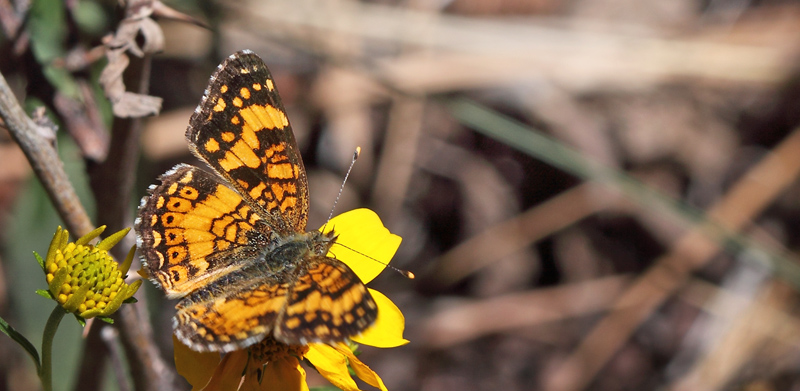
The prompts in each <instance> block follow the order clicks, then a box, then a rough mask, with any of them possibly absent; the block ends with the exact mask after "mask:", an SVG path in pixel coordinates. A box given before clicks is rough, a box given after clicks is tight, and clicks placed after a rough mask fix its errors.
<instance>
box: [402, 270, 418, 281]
mask: <svg viewBox="0 0 800 391" xmlns="http://www.w3.org/2000/svg"><path fill="white" fill-rule="evenodd" d="M403 274H405V276H406V278H408V279H409V280H413V279H414V278H415V277H416V276H415V275H414V273H412V272H410V271H408V270H406V271H405V273H403Z"/></svg>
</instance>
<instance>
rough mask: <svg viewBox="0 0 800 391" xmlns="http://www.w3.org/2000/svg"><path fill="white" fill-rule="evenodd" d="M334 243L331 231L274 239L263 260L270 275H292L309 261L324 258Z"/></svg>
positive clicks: (297, 234)
mask: <svg viewBox="0 0 800 391" xmlns="http://www.w3.org/2000/svg"><path fill="white" fill-rule="evenodd" d="M335 241H336V237H335V236H334V234H333V231H331V232H328V233H327V234H324V233H322V232H319V231H311V232H297V233H293V234H290V235H286V236H282V237H278V238H276V239H274V240H273V241H272V243H270V245H269V246H267V248H266V249H265V252H264V255H263V260H264V262H265V264H266V265H265V266H266V267H267V268H268V269H269V270H270V271H271V272H272V274H275V275H280V274H283V273H293V272H294V271H295V270H297V268H298V267H302V266H305V265H306V264H307V263H308V260H309V259H311V258H313V257H316V256H320V257H324V256H326V255H327V254H328V250H329V249H330V248H331V246H332V245H333V243H334V242H335Z"/></svg>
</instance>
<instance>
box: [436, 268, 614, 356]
mask: <svg viewBox="0 0 800 391" xmlns="http://www.w3.org/2000/svg"><path fill="white" fill-rule="evenodd" d="M628 281H629V278H628V277H625V276H613V277H605V278H601V279H598V280H592V281H586V282H580V283H574V284H569V285H564V286H559V287H555V288H546V289H537V290H532V291H529V292H523V293H515V294H509V295H505V296H500V297H493V298H489V299H484V300H477V301H469V302H465V303H460V304H455V305H453V306H452V307H451V308H448V309H446V310H444V311H441V312H439V313H437V314H435V315H433V316H432V317H430V318H429V319H428V320H427V321H425V323H424V324H423V326H422V330H423V334H424V335H425V340H424V341H423V342H424V343H426V344H427V346H429V347H431V348H434V349H446V348H449V347H452V346H454V345H456V344H459V343H463V342H466V341H470V340H473V339H477V338H480V337H482V336H485V335H489V334H493V333H500V332H506V331H509V330H512V329H517V328H522V327H529V326H534V325H537V324H542V323H545V322H556V321H559V320H564V319H567V318H571V317H578V316H583V315H588V314H592V313H596V312H599V311H605V310H607V309H608V307H609V306H610V305H611V304H612V303H613V301H614V300H615V299H616V298H617V296H618V295H619V294H620V293H621V292H622V291H623V289H624V288H625V286H626V285H627V283H628ZM497 319H503V321H502V322H498V321H497Z"/></svg>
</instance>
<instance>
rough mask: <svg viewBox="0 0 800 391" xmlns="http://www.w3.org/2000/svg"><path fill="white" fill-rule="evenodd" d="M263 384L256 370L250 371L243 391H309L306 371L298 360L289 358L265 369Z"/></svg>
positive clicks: (243, 385)
mask: <svg viewBox="0 0 800 391" xmlns="http://www.w3.org/2000/svg"><path fill="white" fill-rule="evenodd" d="M251 364H252V363H251ZM263 371H264V373H263V375H262V377H261V384H259V383H258V376H257V373H256V368H252V369H248V374H247V376H246V377H245V380H244V383H243V384H242V387H241V388H240V390H241V391H308V384H306V371H305V370H304V369H303V368H302V367H301V366H300V362H298V361H297V358H295V357H292V356H287V357H284V358H282V359H279V360H275V361H273V362H270V363H268V364H267V365H266V367H264V369H263Z"/></svg>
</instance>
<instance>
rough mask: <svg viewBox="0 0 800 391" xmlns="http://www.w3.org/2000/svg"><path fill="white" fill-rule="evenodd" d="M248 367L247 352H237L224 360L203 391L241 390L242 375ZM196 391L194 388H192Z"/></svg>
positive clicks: (226, 356) (227, 355) (228, 355)
mask: <svg viewBox="0 0 800 391" xmlns="http://www.w3.org/2000/svg"><path fill="white" fill-rule="evenodd" d="M245 365H247V351H246V350H236V351H233V352H230V353H228V354H226V355H225V357H223V358H222V362H220V363H219V365H218V366H217V369H216V370H215V371H214V374H213V375H211V380H210V381H209V382H208V385H206V387H205V388H203V389H202V391H231V390H236V389H238V388H239V383H241V382H242V373H243V371H244V367H245ZM192 390H194V388H192Z"/></svg>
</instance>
